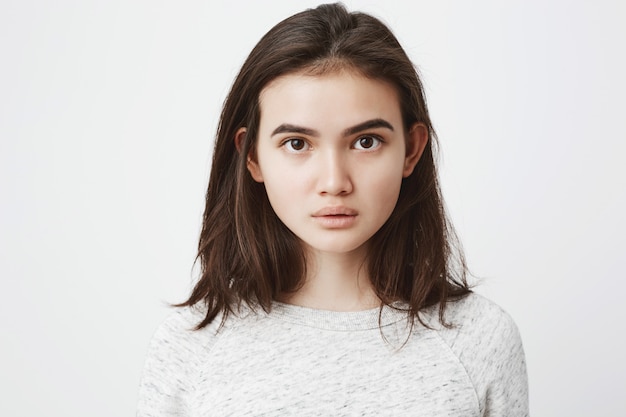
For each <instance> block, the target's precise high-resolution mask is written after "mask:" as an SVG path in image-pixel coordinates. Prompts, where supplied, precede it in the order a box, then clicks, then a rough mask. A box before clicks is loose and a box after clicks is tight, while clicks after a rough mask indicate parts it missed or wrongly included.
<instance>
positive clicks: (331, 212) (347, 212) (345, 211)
mask: <svg viewBox="0 0 626 417" xmlns="http://www.w3.org/2000/svg"><path fill="white" fill-rule="evenodd" d="M357 214H359V213H358V212H357V211H356V210H354V209H351V208H349V207H343V206H336V207H324V208H323V209H321V210H318V211H316V212H315V213H313V214H312V216H313V217H328V216H333V217H334V216H337V217H339V216H356V215H357Z"/></svg>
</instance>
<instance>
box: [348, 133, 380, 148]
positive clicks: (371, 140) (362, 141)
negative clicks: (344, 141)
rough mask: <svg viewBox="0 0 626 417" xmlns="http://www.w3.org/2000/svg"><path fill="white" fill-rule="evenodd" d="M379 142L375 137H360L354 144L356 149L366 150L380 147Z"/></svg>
mask: <svg viewBox="0 0 626 417" xmlns="http://www.w3.org/2000/svg"><path fill="white" fill-rule="evenodd" d="M380 144H381V140H380V139H379V138H377V137H376V136H361V137H360V138H358V139H357V140H356V142H355V144H354V147H355V148H356V149H362V150H368V149H375V148H377V147H378V146H380Z"/></svg>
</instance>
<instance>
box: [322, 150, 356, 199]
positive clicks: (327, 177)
mask: <svg viewBox="0 0 626 417" xmlns="http://www.w3.org/2000/svg"><path fill="white" fill-rule="evenodd" d="M320 159H321V161H320V163H319V164H318V179H317V191H318V193H319V194H322V195H324V194H327V195H345V194H350V193H351V192H352V189H353V184H352V179H351V178H350V169H349V166H348V161H346V159H345V157H344V155H343V154H342V153H341V152H336V151H330V152H327V153H325V154H324V155H320Z"/></svg>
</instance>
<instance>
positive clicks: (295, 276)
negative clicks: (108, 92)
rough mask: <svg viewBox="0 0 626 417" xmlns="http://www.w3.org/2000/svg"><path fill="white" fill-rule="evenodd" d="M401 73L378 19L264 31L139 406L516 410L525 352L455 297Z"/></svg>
mask: <svg viewBox="0 0 626 417" xmlns="http://www.w3.org/2000/svg"><path fill="white" fill-rule="evenodd" d="M434 140H435V138H434V131H433V127H432V125H431V122H430V119H429V116H428V110H427V108H426V103H425V100H424V94H423V91H422V86H421V83H420V80H419V78H418V76H417V74H416V71H415V69H414V67H413V65H412V64H411V62H410V61H409V59H408V58H407V56H406V54H405V52H404V51H403V49H402V48H401V46H400V45H399V44H398V42H397V40H396V39H395V37H394V36H393V35H392V33H391V32H390V31H389V29H388V28H387V27H386V26H385V25H384V24H382V23H381V22H380V21H379V20H377V19H375V18H373V17H371V16H369V15H366V14H361V13H348V12H347V11H346V10H345V9H344V7H343V6H341V5H323V6H320V7H318V8H316V9H312V10H307V11H305V12H302V13H299V14H296V15H294V16H292V17H290V18H288V19H286V20H284V21H283V22H281V23H279V24H278V25H276V26H275V27H274V28H273V29H271V30H270V31H269V32H268V33H267V34H266V35H265V36H264V37H263V38H262V39H261V41H260V42H259V43H258V44H257V46H256V47H255V48H254V49H253V51H252V52H251V54H250V56H249V57H248V59H247V60H246V62H245V63H244V65H243V67H242V69H241V71H240V73H239V75H238V76H237V78H236V80H235V82H234V85H233V87H232V89H231V91H230V94H229V95H228V98H227V99H226V102H225V104H224V108H223V111H222V115H221V120H220V124H219V128H218V132H217V141H216V144H215V151H214V159H213V166H212V171H211V177H210V180H209V186H208V191H207V195H206V209H205V213H204V222H203V227H202V233H201V236H200V244H199V255H198V256H199V260H200V263H201V266H202V275H201V277H200V279H199V281H198V283H197V285H196V286H195V288H194V290H193V292H192V293H191V296H190V297H189V299H188V300H187V301H186V302H184V303H182V304H181V305H180V306H179V307H180V308H179V310H178V311H177V312H175V314H173V315H172V316H171V317H170V318H169V319H168V320H166V321H165V323H164V324H163V325H162V326H161V327H160V328H159V330H158V331H157V332H156V334H155V336H154V339H153V341H152V343H151V346H150V350H149V353H148V358H147V360H146V368H145V372H144V377H143V380H142V385H141V389H140V400H139V410H138V415H139V416H208V415H215V416H225V415H251V416H252V415H266V416H278V415H298V416H308V415H333V416H337V415H359V416H370V415H371V416H379V415H413V416H429V417H434V416H463V417H469V416H508V417H511V416H524V415H527V413H528V405H527V382H526V370H525V362H524V354H523V350H522V346H521V341H520V338H519V334H518V332H517V329H516V327H515V325H514V323H513V322H512V320H511V319H510V318H509V316H508V315H506V313H504V312H503V311H502V310H501V309H500V308H498V307H497V306H496V305H494V304H493V303H491V302H490V301H488V300H486V299H485V298H482V297H480V296H478V295H476V294H473V293H471V292H470V290H469V288H468V285H467V283H466V280H465V263H464V259H463V255H462V253H461V251H460V247H459V245H458V244H457V242H456V241H455V237H454V233H453V229H452V226H451V224H450V223H449V221H448V220H447V217H446V214H445V212H444V208H443V202H442V199H441V194H440V190H439V186H438V180H437V173H436V166H435V162H434V158H433V141H434Z"/></svg>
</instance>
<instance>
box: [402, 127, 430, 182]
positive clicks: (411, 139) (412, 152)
mask: <svg viewBox="0 0 626 417" xmlns="http://www.w3.org/2000/svg"><path fill="white" fill-rule="evenodd" d="M427 143H428V128H427V127H426V125H425V124H424V123H415V124H414V125H413V126H411V128H410V129H409V132H408V134H407V138H406V156H405V157H404V169H403V170H402V176H403V177H404V178H406V177H408V176H409V175H411V173H412V172H413V169H415V165H417V162H418V161H419V160H420V157H421V156H422V153H423V152H424V148H426V144H427Z"/></svg>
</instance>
